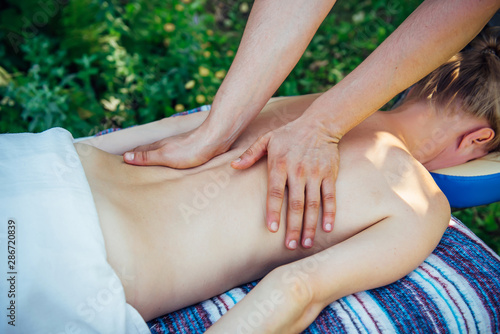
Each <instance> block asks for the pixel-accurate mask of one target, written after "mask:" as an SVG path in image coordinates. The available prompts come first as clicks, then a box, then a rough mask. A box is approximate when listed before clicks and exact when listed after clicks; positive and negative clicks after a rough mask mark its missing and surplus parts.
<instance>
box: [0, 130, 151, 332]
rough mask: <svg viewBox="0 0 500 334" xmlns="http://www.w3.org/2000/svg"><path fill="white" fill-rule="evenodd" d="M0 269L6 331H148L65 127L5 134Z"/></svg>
mask: <svg viewBox="0 0 500 334" xmlns="http://www.w3.org/2000/svg"><path fill="white" fill-rule="evenodd" d="M0 270H1V271H0V275H1V276H0V277H1V284H0V310H1V315H2V316H1V317H0V332H1V333H120V334H123V333H149V329H148V327H147V325H146V323H145V322H144V320H143V319H142V317H141V316H140V315H139V313H138V312H137V311H136V310H135V309H134V308H133V307H132V306H130V305H129V304H127V303H126V301H125V294H124V290H123V286H122V284H121V282H120V280H119V278H118V276H117V275H116V273H115V272H114V271H113V269H112V268H111V266H110V265H109V264H108V262H107V261H106V250H105V247H104V239H103V236H102V232H101V228H100V225H99V220H98V216H97V212H96V209H95V205H94V201H93V198H92V193H91V192H90V187H89V185H88V182H87V179H86V177H85V173H84V171H83V168H82V165H81V163H80V160H79V157H78V154H77V153H76V150H75V148H74V146H73V137H72V136H71V134H70V133H69V132H68V131H66V130H64V129H60V128H55V129H51V130H48V131H45V132H43V133H40V134H28V133H23V134H2V135H0Z"/></svg>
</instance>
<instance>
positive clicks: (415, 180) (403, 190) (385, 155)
mask: <svg viewBox="0 0 500 334" xmlns="http://www.w3.org/2000/svg"><path fill="white" fill-rule="evenodd" d="M379 136H382V138H376V139H375V140H374V139H373V138H371V140H367V138H360V139H359V140H356V141H353V142H352V143H349V147H347V148H346V149H345V152H344V154H342V155H341V164H342V162H343V158H346V159H345V160H347V161H345V163H346V164H348V165H349V166H345V167H349V169H350V170H351V172H350V173H353V174H356V175H358V176H360V177H361V179H362V180H360V182H362V183H363V184H364V185H365V187H367V188H368V191H369V192H370V191H371V192H375V193H377V194H382V195H383V201H381V208H380V209H382V210H384V211H385V212H387V216H394V215H405V216H407V217H408V218H410V217H413V219H414V220H416V221H422V220H433V221H439V222H442V223H443V224H447V223H448V221H449V217H450V207H449V204H448V201H447V199H446V197H445V196H444V194H443V193H442V192H441V190H440V189H439V187H438V186H437V185H436V183H435V182H434V179H433V178H432V176H431V175H430V173H429V172H428V171H427V170H426V169H425V167H424V166H422V164H420V163H419V162H418V161H417V160H416V159H415V158H414V157H413V156H412V155H411V154H410V153H409V152H408V151H407V150H406V149H405V148H404V146H402V145H400V143H398V142H397V141H394V140H393V139H392V138H390V136H389V137H385V135H384V134H380V135H379Z"/></svg>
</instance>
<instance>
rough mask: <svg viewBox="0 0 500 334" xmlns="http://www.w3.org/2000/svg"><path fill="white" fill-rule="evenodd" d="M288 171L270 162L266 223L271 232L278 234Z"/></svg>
mask: <svg viewBox="0 0 500 334" xmlns="http://www.w3.org/2000/svg"><path fill="white" fill-rule="evenodd" d="M286 177H287V175H286V170H285V168H284V167H283V166H280V165H279V164H275V163H273V162H271V161H270V160H268V186H267V199H266V223H267V228H268V229H269V231H271V232H277V231H278V229H279V225H280V220H281V208H282V206H283V198H284V197H285V187H286Z"/></svg>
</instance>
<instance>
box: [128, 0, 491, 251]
mask: <svg viewBox="0 0 500 334" xmlns="http://www.w3.org/2000/svg"><path fill="white" fill-rule="evenodd" d="M334 3H335V1H333V0H310V1H307V3H306V2H304V1H301V0H274V1H267V0H256V1H255V2H254V5H253V8H252V12H251V14H250V17H249V21H248V24H247V26H246V28H245V32H244V35H243V38H242V41H241V45H240V47H239V49H238V52H237V54H236V57H235V60H234V62H233V64H232V65H231V68H230V70H229V72H228V75H227V76H226V78H225V80H224V82H223V83H222V85H221V87H220V88H219V90H218V92H217V94H216V96H215V99H214V102H213V112H211V113H210V116H209V117H208V118H207V119H206V120H205V121H204V122H203V123H202V124H201V125H200V126H199V127H198V128H196V129H193V130H192V131H191V132H189V133H185V134H181V135H179V136H173V137H170V138H166V139H163V137H160V138H158V141H156V142H155V143H154V144H150V143H146V144H148V145H145V146H141V147H137V148H136V149H135V150H134V152H135V154H130V153H131V152H129V154H125V155H124V161H125V162H126V163H129V164H135V165H164V166H170V167H175V168H190V167H193V166H198V165H200V164H202V163H204V162H206V161H208V160H209V159H211V158H212V157H214V156H217V155H219V154H222V153H224V152H226V151H227V150H228V149H229V148H230V147H232V144H233V143H234V142H235V140H236V138H238V137H239V136H240V135H241V134H242V133H243V131H244V130H245V129H246V127H247V126H248V124H250V123H251V121H252V120H253V119H254V118H255V117H256V115H257V114H258V113H259V111H260V110H261V109H262V107H263V106H264V105H265V103H266V102H267V101H268V100H269V98H270V97H271V96H272V94H273V93H274V92H275V91H276V89H277V88H278V87H279V85H280V84H281V83H282V82H283V80H284V79H285V78H286V76H287V75H288V74H289V73H290V71H291V70H292V68H293V67H294V66H295V64H296V63H297V61H298V59H299V58H300V56H301V55H302V53H303V52H304V50H305V48H306V46H307V44H308V43H309V42H310V40H311V38H312V37H313V35H314V33H315V32H316V30H317V28H318V26H319V24H320V23H321V21H322V20H323V19H324V17H325V16H326V14H327V13H328V11H329V10H330V9H331V7H332V6H333V5H334ZM499 8H500V1H498V0H460V1H451V0H448V1H443V0H426V1H424V2H423V3H422V4H421V5H420V6H419V7H418V8H417V9H416V10H415V12H414V13H412V15H410V16H409V17H408V18H407V20H405V22H403V24H402V25H401V26H400V27H399V28H398V29H397V30H396V31H395V32H394V33H393V34H391V36H389V38H387V40H386V41H384V43H382V44H381V45H380V46H379V47H378V48H377V49H376V50H375V51H374V52H373V53H372V54H371V55H370V56H369V57H368V58H367V59H366V60H365V61H364V62H363V63H362V64H361V65H360V66H359V67H358V68H356V70H354V71H353V72H352V73H351V74H349V75H348V76H347V77H346V78H345V79H344V80H342V81H341V82H340V83H339V84H338V85H336V86H335V87H333V88H331V89H330V90H329V91H327V92H326V93H325V94H323V95H322V96H321V97H320V98H318V99H317V100H316V101H314V103H312V104H311V105H310V106H309V107H308V108H307V110H306V111H305V112H304V113H303V116H301V117H300V118H299V119H297V120H295V121H293V122H290V123H287V124H283V126H282V127H279V128H276V129H274V130H273V131H270V132H269V133H266V134H262V136H261V137H259V138H258V139H257V141H255V142H254V143H249V145H248V146H249V148H248V147H247V148H248V149H247V150H246V151H245V152H244V153H243V154H242V155H241V156H240V157H239V158H238V157H235V158H238V159H235V161H233V162H232V164H231V165H232V167H233V168H236V169H245V168H249V167H250V166H252V165H253V164H255V163H256V161H258V160H259V159H261V158H262V157H263V156H264V155H268V160H267V165H268V178H269V182H268V190H267V200H266V201H267V207H266V219H265V221H266V225H267V227H268V229H269V230H270V231H273V232H274V231H276V230H277V228H278V227H279V225H280V224H281V222H283V220H282V213H281V210H282V203H283V201H285V194H288V198H287V199H286V200H287V201H288V207H289V208H291V209H289V211H288V215H287V219H286V229H287V233H286V237H285V245H286V247H288V248H289V249H295V248H297V245H298V244H302V246H304V247H306V248H307V247H311V245H312V243H313V240H314V235H315V233H316V224H317V223H318V220H317V218H318V216H319V210H320V209H319V208H320V203H322V220H321V221H320V222H319V223H320V225H322V227H323V230H324V231H331V230H332V225H333V223H334V220H335V217H336V195H335V193H336V190H335V189H336V188H335V179H336V177H337V174H338V170H339V149H338V143H339V141H340V139H341V138H342V137H343V136H344V135H345V134H346V133H347V132H348V131H349V130H350V129H352V128H353V127H354V126H356V125H357V124H358V123H360V122H361V121H362V120H363V119H365V118H366V117H368V116H369V115H371V114H372V113H373V112H375V111H376V110H378V108H380V107H381V106H382V105H384V104H385V103H386V102H387V101H388V100H390V99H391V98H392V97H393V96H394V95H396V94H397V93H398V92H400V91H402V90H404V89H405V88H407V87H408V86H410V85H411V84H413V83H415V82H416V81H418V80H419V79H421V78H422V77H424V76H425V75H426V74H428V73H429V72H430V71H432V70H433V69H435V68H436V67H438V66H439V65H440V64H441V63H443V62H444V61H446V60H447V59H449V58H450V57H451V56H452V55H453V54H455V53H456V52H458V51H459V50H460V49H461V48H463V47H464V46H465V45H466V44H467V43H468V42H469V41H470V40H471V39H472V38H473V37H474V36H475V35H477V33H478V32H479V31H480V30H481V28H482V27H483V26H484V25H485V24H486V23H487V21H488V20H489V19H490V18H491V16H492V15H493V14H494V13H495V12H496V11H497V10H498V9H499ZM276 13H279V15H276ZM270 32H272V33H270ZM395 50H396V51H395ZM330 106H335V108H333V109H332V108H330ZM131 149H132V148H130V149H129V150H131ZM228 163H229V162H228ZM286 188H287V189H288V192H287V191H286Z"/></svg>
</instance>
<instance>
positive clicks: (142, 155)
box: [123, 149, 166, 166]
mask: <svg viewBox="0 0 500 334" xmlns="http://www.w3.org/2000/svg"><path fill="white" fill-rule="evenodd" d="M123 161H125V162H126V163H128V164H131V165H138V166H166V161H165V158H164V157H163V154H162V153H161V151H160V150H159V149H157V150H151V151H134V152H126V153H124V154H123Z"/></svg>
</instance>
